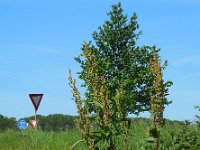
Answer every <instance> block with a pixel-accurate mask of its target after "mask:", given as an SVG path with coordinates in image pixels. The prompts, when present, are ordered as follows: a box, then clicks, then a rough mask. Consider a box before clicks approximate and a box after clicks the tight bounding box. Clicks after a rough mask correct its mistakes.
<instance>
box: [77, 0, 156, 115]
mask: <svg viewBox="0 0 200 150" xmlns="http://www.w3.org/2000/svg"><path fill="white" fill-rule="evenodd" d="M108 16H109V17H110V18H109V20H107V21H105V23H104V24H103V26H100V27H99V28H98V29H99V30H98V32H94V33H93V40H94V42H95V43H94V44H92V42H91V41H90V42H88V43H87V42H84V43H83V46H82V53H81V54H80V55H79V56H78V57H76V58H75V60H76V61H77V62H79V63H80V64H81V68H82V71H81V72H79V78H80V79H82V80H84V85H83V86H84V87H86V88H87V93H86V97H87V98H89V99H91V95H92V93H93V91H92V88H91V85H90V84H89V83H90V80H92V79H90V77H89V76H88V74H89V72H88V68H90V67H91V66H90V64H89V61H88V58H87V57H86V55H85V54H86V53H87V47H88V46H89V47H90V48H91V55H92V56H94V57H95V60H96V63H97V65H96V67H97V70H98V73H97V74H98V76H102V77H103V78H105V80H106V81H107V82H108V92H109V93H108V97H109V99H114V98H115V95H116V92H117V90H116V89H118V88H119V87H121V88H123V89H124V91H125V93H124V95H123V98H122V99H123V100H122V101H121V102H120V103H121V105H122V107H123V108H124V115H127V113H134V114H138V113H139V112H141V111H145V110H149V108H150V95H149V94H148V93H149V89H150V87H151V85H152V80H153V78H152V76H151V73H150V63H149V62H150V58H151V55H150V53H151V47H149V46H137V45H136V44H137V40H138V38H139V35H140V33H141V32H139V31H138V28H139V25H138V23H137V21H136V19H137V16H136V14H135V13H134V14H133V15H132V16H131V18H130V20H128V17H127V15H124V14H123V10H122V8H121V3H118V4H117V5H113V6H112V11H110V12H109V13H108Z"/></svg>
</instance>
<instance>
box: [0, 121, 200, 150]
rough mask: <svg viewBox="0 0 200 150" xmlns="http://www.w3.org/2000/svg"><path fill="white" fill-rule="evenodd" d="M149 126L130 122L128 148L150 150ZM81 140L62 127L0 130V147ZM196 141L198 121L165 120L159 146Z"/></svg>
mask: <svg viewBox="0 0 200 150" xmlns="http://www.w3.org/2000/svg"><path fill="white" fill-rule="evenodd" d="M149 125H150V123H149V120H148V119H141V118H138V119H134V120H133V121H132V125H131V127H130V129H129V135H128V139H129V149H130V150H145V149H149V150H151V149H153V148H152V147H151V145H149V141H148V140H150V139H148V138H147V137H148V134H147V133H148V127H149ZM80 139H81V137H80V135H79V133H78V132H77V131H75V130H73V129H65V130H64V131H42V130H40V129H37V130H36V129H31V128H29V129H25V130H22V131H16V130H11V129H8V130H6V131H4V132H1V133H0V149H1V150H70V147H71V146H72V145H73V144H74V143H76V142H77V141H79V140H80ZM147 141H148V142H147ZM198 143H200V135H199V133H198V127H197V124H195V123H192V124H189V123H187V122H186V123H185V122H179V121H169V120H167V121H166V122H165V125H164V126H163V128H162V132H161V146H160V149H163V150H167V149H169V150H170V149H171V150H173V149H177V150H178V149H180V150H182V149H194V150H196V148H197V146H198ZM187 146H189V148H187ZM117 147H118V149H119V150H123V149H124V147H125V142H124V137H119V138H118V139H117ZM184 147H185V148H184ZM102 149H103V148H102ZM74 150H87V148H86V144H85V143H84V142H82V143H79V144H77V145H76V146H75V147H74Z"/></svg>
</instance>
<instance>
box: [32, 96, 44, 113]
mask: <svg viewBox="0 0 200 150" xmlns="http://www.w3.org/2000/svg"><path fill="white" fill-rule="evenodd" d="M29 97H30V99H31V101H32V103H33V106H34V107H35V111H37V110H38V107H39V105H40V102H41V100H42V97H43V94H29Z"/></svg>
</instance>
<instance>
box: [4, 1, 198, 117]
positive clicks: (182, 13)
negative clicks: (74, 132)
mask: <svg viewBox="0 0 200 150" xmlns="http://www.w3.org/2000/svg"><path fill="white" fill-rule="evenodd" d="M117 2H118V1H115V0H109V1H108V0H95V1H94V0H84V1H83V0H48V1H47V0H42V1H39V0H28V1H27V0H0V114H3V115H5V116H8V117H16V118H20V117H25V116H31V115H34V108H33V106H32V103H31V101H30V99H29V96H28V94H30V93H43V94H44V97H43V100H42V102H41V105H40V107H39V109H38V113H39V114H42V115H48V114H53V113H63V114H69V115H75V114H76V106H75V104H74V102H73V100H71V98H72V94H71V92H70V89H69V86H68V80H67V77H68V69H69V68H71V69H72V72H73V76H74V78H77V77H76V72H77V71H79V70H80V67H79V64H77V63H76V62H75V61H74V59H73V58H74V57H75V56H77V55H78V54H79V53H80V52H81V50H80V47H81V44H82V43H83V41H89V40H92V36H91V33H92V32H93V31H95V30H97V27H98V26H99V25H102V24H103V22H104V21H105V20H106V19H107V18H108V17H107V15H106V12H108V11H110V9H111V5H112V4H115V3H117ZM122 7H123V9H124V12H125V13H126V14H128V16H129V17H130V16H131V14H132V13H133V12H136V13H137V16H138V23H139V24H140V30H142V31H143V34H142V36H140V39H139V41H138V44H142V45H153V44H155V45H156V46H157V47H159V48H161V53H160V55H161V59H162V60H163V61H164V60H166V59H167V60H168V61H169V66H168V67H167V69H166V70H165V71H164V79H165V80H172V81H173V82H174V85H173V87H172V88H170V96H169V99H171V100H173V103H172V104H171V105H169V106H167V107H166V111H165V113H164V116H165V117H166V118H169V119H176V120H184V119H190V120H194V115H196V114H197V113H198V112H197V111H196V110H195V109H194V108H193V106H195V105H200V61H199V60H200V51H199V47H200V42H199V37H200V19H199V18H200V9H199V7H200V1H198V0H162V1H159V0H151V1H146V0H135V1H133V0H126V1H125V0H124V1H122ZM78 83H79V85H80V81H78ZM81 91H83V89H81ZM142 116H146V117H148V116H149V114H143V115H142Z"/></svg>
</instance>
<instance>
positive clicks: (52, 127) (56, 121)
mask: <svg viewBox="0 0 200 150" xmlns="http://www.w3.org/2000/svg"><path fill="white" fill-rule="evenodd" d="M21 119H23V120H26V121H27V122H29V120H34V119H35V117H34V116H31V117H26V118H21ZM21 119H20V120H21ZM37 120H39V126H38V128H39V129H41V130H43V131H63V130H66V129H73V128H74V127H75V121H74V120H75V116H69V115H63V114H51V115H48V116H42V115H37ZM17 123H18V121H17V119H16V118H13V117H12V118H8V117H5V116H3V115H1V114H0V132H2V131H5V130H7V129H13V130H18V126H17Z"/></svg>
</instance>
